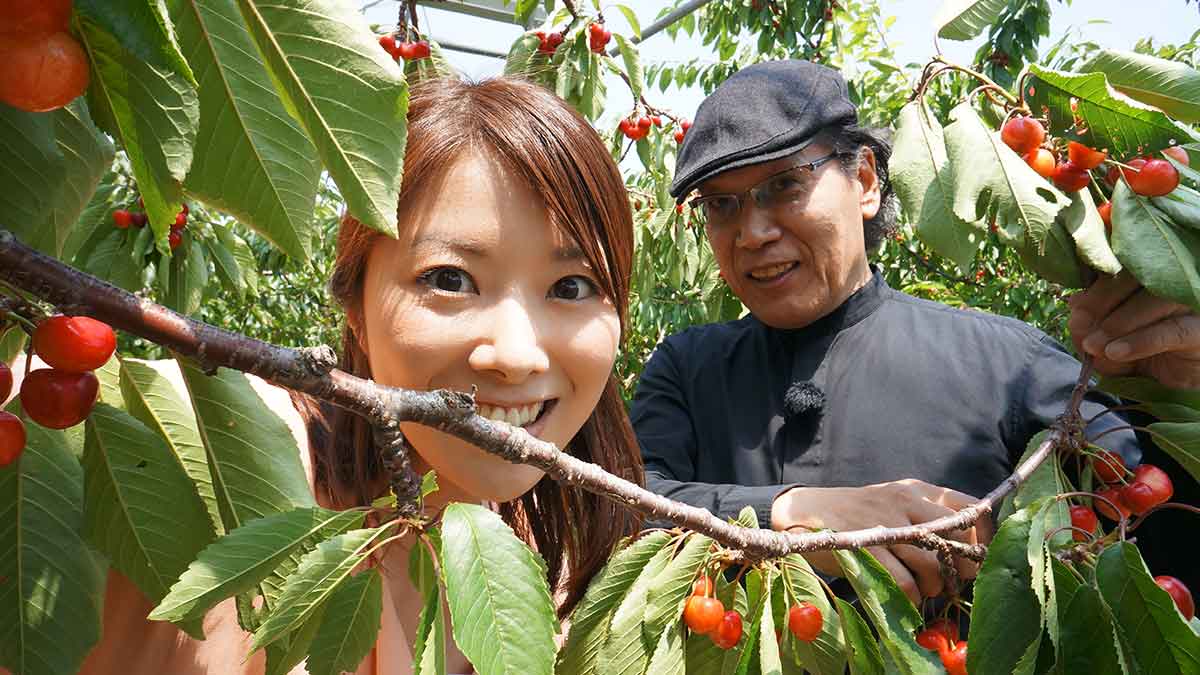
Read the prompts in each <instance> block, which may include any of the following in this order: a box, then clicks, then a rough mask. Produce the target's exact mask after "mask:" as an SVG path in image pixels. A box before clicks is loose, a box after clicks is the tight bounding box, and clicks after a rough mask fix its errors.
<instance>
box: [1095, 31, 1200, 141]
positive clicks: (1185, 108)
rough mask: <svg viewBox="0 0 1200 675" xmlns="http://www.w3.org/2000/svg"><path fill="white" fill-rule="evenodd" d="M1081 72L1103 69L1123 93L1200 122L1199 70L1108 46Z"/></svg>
mask: <svg viewBox="0 0 1200 675" xmlns="http://www.w3.org/2000/svg"><path fill="white" fill-rule="evenodd" d="M1080 70H1081V71H1082V72H1085V73H1094V72H1101V73H1104V75H1105V77H1107V78H1108V83H1109V84H1110V85H1112V86H1113V88H1115V89H1117V90H1118V91H1120V92H1121V93H1122V94H1125V95H1126V96H1129V97H1131V98H1135V99H1137V100H1139V101H1141V102H1142V103H1147V104H1149V105H1152V106H1154V107H1156V108H1158V109H1159V110H1162V111H1163V112H1165V113H1167V114H1168V115H1170V116H1171V117H1174V118H1175V119H1177V120H1180V121H1182V122H1191V123H1196V122H1200V71H1197V70H1196V69H1195V68H1190V67H1188V65H1187V64H1184V63H1180V62H1179V61H1168V60H1167V59H1160V58H1158V57H1155V56H1150V55H1149V54H1138V53H1136V52H1124V51H1116V50H1111V49H1105V50H1104V51H1101V52H1100V53H1099V54H1096V56H1094V57H1093V58H1092V60H1091V61H1089V62H1088V63H1087V64H1086V65H1084V66H1083V67H1081V68H1080Z"/></svg>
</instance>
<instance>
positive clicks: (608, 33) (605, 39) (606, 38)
mask: <svg viewBox="0 0 1200 675" xmlns="http://www.w3.org/2000/svg"><path fill="white" fill-rule="evenodd" d="M611 39H612V31H610V30H605V31H604V36H603V41H602V42H601V43H600V44H603V45H606V44H608V41H609V40H611Z"/></svg>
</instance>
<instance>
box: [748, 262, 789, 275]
mask: <svg viewBox="0 0 1200 675" xmlns="http://www.w3.org/2000/svg"><path fill="white" fill-rule="evenodd" d="M791 267H792V263H783V264H781V265H772V266H771V267H764V268H762V269H757V270H754V271H752V272H750V276H752V277H754V278H755V279H771V278H774V277H777V276H779V275H780V274H783V273H784V272H786V271H788V270H789V269H791Z"/></svg>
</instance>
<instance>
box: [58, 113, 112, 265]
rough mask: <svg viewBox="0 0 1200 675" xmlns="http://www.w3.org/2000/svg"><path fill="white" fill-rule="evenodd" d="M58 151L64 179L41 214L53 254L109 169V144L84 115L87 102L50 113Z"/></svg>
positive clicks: (87, 114) (87, 116) (89, 118)
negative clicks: (63, 165) (50, 234)
mask: <svg viewBox="0 0 1200 675" xmlns="http://www.w3.org/2000/svg"><path fill="white" fill-rule="evenodd" d="M52 114H53V115H54V129H55V135H56V138H55V140H56V142H57V144H58V149H59V151H60V152H61V153H62V156H63V157H64V158H65V159H66V176H65V178H64V180H63V182H62V184H61V185H59V186H58V189H57V191H56V192H55V198H54V204H53V206H52V208H50V209H49V211H47V213H46V214H45V217H46V223H45V225H44V227H45V228H47V230H48V231H49V232H51V233H53V235H54V242H55V245H54V253H55V254H56V255H58V254H59V253H61V252H63V250H64V246H65V245H66V242H67V239H68V237H69V236H70V234H71V230H72V229H73V228H74V227H75V225H76V221H77V220H78V219H79V217H80V213H81V212H82V211H83V209H84V207H85V206H87V205H88V203H89V201H90V200H91V198H92V195H93V194H94V193H95V192H96V186H97V185H99V183H100V179H101V178H102V177H103V176H104V174H105V172H107V171H108V170H109V167H110V166H112V161H113V154H114V149H113V144H112V141H110V140H108V137H107V136H105V135H104V134H102V133H100V130H99V129H97V128H96V125H95V124H93V123H92V118H91V116H90V114H89V113H88V107H87V101H86V100H84V99H83V98H82V97H81V98H77V99H75V100H74V101H72V102H71V103H69V104H67V105H66V106H65V107H63V108H59V109H58V110H56V111H54V112H53V113H52Z"/></svg>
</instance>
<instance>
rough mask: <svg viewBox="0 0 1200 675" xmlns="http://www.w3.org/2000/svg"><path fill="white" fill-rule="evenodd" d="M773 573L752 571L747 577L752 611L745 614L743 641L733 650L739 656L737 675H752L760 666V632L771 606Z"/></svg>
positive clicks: (747, 592)
mask: <svg viewBox="0 0 1200 675" xmlns="http://www.w3.org/2000/svg"><path fill="white" fill-rule="evenodd" d="M771 576H772V574H771V571H766V572H764V571H761V570H758V569H754V570H751V571H750V573H749V574H747V575H746V595H747V598H748V601H749V604H750V610H749V612H747V613H746V614H745V617H746V619H745V620H744V622H743V629H742V639H741V642H739V643H738V644H737V645H736V646H734V647H733V648H731V650H730V651H734V652H736V653H737V654H738V665H737V670H735V671H734V672H735V673H736V675H751V671H750V669H751V668H752V667H754V666H756V665H758V659H757V658H756V657H757V656H758V631H759V627H760V625H761V624H762V617H763V612H764V611H765V610H766V609H767V608H769V607H770V605H771V581H772V578H771ZM755 675H757V674H755Z"/></svg>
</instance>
